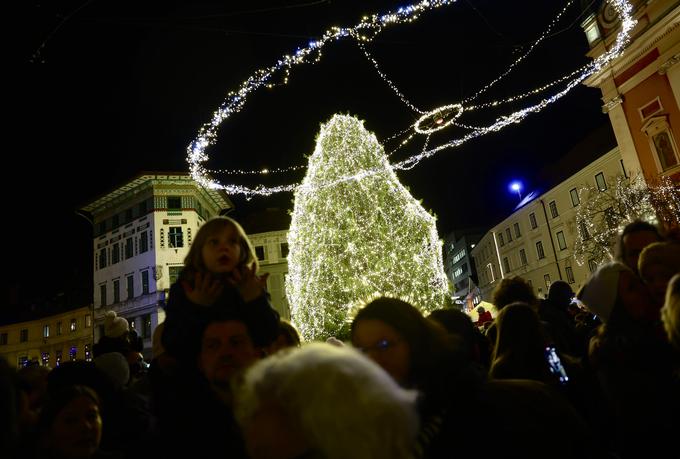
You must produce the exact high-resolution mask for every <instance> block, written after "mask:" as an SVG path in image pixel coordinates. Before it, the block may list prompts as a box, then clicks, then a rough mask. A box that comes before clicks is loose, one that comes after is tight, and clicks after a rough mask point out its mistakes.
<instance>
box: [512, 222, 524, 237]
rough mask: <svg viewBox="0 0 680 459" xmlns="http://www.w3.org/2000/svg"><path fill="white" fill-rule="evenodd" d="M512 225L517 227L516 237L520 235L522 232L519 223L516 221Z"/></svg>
mask: <svg viewBox="0 0 680 459" xmlns="http://www.w3.org/2000/svg"><path fill="white" fill-rule="evenodd" d="M512 226H513V227H514V228H515V237H520V236H521V235H522V233H521V232H520V230H519V223H514V224H513V225H512Z"/></svg>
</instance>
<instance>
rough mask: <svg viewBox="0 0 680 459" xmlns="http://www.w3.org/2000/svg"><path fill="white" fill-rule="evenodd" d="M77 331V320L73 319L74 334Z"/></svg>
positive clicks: (72, 328) (72, 329)
mask: <svg viewBox="0 0 680 459" xmlns="http://www.w3.org/2000/svg"><path fill="white" fill-rule="evenodd" d="M76 329H77V322H76V319H71V331H72V332H74V331H76Z"/></svg>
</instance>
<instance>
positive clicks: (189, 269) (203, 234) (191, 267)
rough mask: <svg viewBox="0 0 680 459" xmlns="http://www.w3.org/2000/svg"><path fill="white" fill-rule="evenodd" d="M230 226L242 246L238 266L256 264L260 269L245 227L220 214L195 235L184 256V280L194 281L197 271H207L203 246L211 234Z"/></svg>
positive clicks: (250, 266)
mask: <svg viewBox="0 0 680 459" xmlns="http://www.w3.org/2000/svg"><path fill="white" fill-rule="evenodd" d="M228 227H231V228H233V229H234V230H235V231H236V233H237V234H238V238H239V245H240V246H241V259H240V260H239V262H238V265H237V267H238V268H241V267H243V266H247V267H249V268H252V267H253V266H255V271H257V270H258V268H259V264H258V262H257V256H256V255H255V249H254V248H253V245H252V244H251V242H250V239H248V236H247V235H246V232H245V231H244V230H243V227H242V226H241V225H240V224H239V223H238V222H237V221H236V220H234V219H233V218H229V217H224V216H220V217H213V218H211V219H210V220H208V221H207V222H205V223H204V224H203V226H201V227H200V228H199V229H198V232H197V233H196V237H194V241H193V243H192V244H191V248H190V249H189V253H188V254H187V256H186V257H185V258H184V269H183V270H182V278H183V279H184V280H188V281H193V277H194V274H195V273H197V272H205V271H207V268H206V266H205V261H204V260H203V246H204V245H205V243H206V242H207V241H208V239H209V238H210V237H211V236H213V235H215V234H216V233H219V232H220V231H222V230H224V229H225V228H228Z"/></svg>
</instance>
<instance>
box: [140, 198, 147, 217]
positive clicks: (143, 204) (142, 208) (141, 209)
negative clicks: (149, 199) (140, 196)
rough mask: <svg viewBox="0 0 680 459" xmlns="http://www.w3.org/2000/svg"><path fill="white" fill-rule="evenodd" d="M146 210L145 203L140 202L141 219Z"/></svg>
mask: <svg viewBox="0 0 680 459" xmlns="http://www.w3.org/2000/svg"><path fill="white" fill-rule="evenodd" d="M146 212H147V208H146V201H142V202H140V203H139V216H140V217H143V216H144V215H146Z"/></svg>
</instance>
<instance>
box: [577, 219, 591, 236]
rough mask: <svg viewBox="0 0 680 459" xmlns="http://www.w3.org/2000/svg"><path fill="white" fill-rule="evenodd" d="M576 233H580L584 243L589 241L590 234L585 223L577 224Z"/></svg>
mask: <svg viewBox="0 0 680 459" xmlns="http://www.w3.org/2000/svg"><path fill="white" fill-rule="evenodd" d="M578 231H579V233H581V239H582V240H584V241H587V240H588V239H590V233H589V232H588V227H587V226H586V222H584V221H583V220H581V221H580V222H579V224H578Z"/></svg>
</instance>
